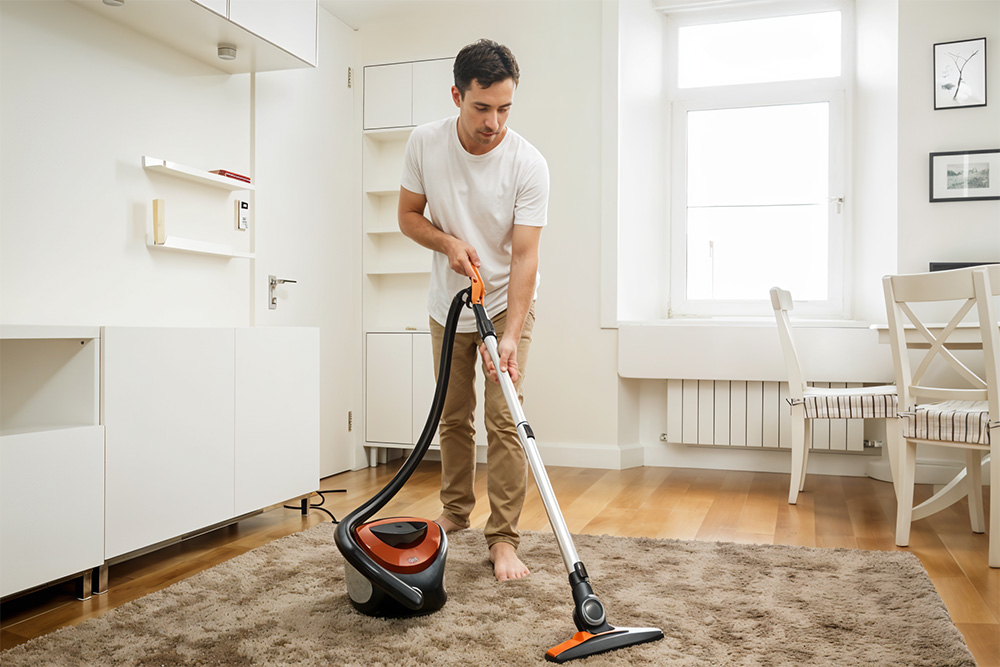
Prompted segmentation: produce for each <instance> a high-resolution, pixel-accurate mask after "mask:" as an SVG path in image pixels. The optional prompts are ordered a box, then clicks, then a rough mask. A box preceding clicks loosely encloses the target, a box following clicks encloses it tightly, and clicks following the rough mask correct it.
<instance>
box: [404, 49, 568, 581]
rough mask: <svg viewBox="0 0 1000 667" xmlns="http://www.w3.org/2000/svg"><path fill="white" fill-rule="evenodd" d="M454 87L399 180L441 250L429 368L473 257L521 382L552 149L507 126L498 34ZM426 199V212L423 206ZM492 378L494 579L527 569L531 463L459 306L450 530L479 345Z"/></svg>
mask: <svg viewBox="0 0 1000 667" xmlns="http://www.w3.org/2000/svg"><path fill="white" fill-rule="evenodd" d="M454 74H455V85H454V86H453V87H452V89H451V94H452V99H453V100H454V101H455V106H457V107H458V110H459V112H458V117H457V118H454V117H452V118H448V119H445V120H441V121H435V122H432V123H427V124H426V125H422V126H420V127H418V128H416V129H415V130H414V131H413V134H411V135H410V140H409V142H408V143H407V146H406V158H405V163H404V168H403V176H402V179H401V185H402V187H401V188H400V191H399V228H400V230H401V231H402V232H403V233H404V234H406V235H407V236H408V237H410V238H411V239H413V240H414V241H416V242H417V243H419V244H421V245H423V246H425V247H427V248H430V249H431V250H433V251H435V252H434V259H433V264H432V268H431V285H430V293H429V295H428V311H429V312H430V328H431V344H432V346H433V348H434V355H435V361H434V368H435V372H437V368H438V365H439V363H440V355H441V342H442V340H443V337H444V326H443V325H444V323H445V320H446V319H447V314H448V306H449V304H450V303H451V300H452V299H453V298H454V296H455V294H456V293H457V292H458V291H460V290H462V289H464V288H466V287H468V286H469V284H470V282H469V280H470V278H471V277H472V276H473V271H472V267H473V266H474V267H476V268H478V269H479V272H480V274H481V275H482V278H483V283H484V287H485V289H486V297H485V304H484V305H485V306H486V312H487V313H488V314H489V316H490V318H491V319H492V321H493V325H494V327H495V329H496V332H497V338H498V340H499V344H498V350H499V357H500V369H501V371H503V370H506V371H508V372H509V373H510V376H511V380H513V381H514V384H515V386H516V387H517V391H518V396H519V397H520V398H521V399H522V400H523V395H522V394H521V384H522V382H523V380H524V370H525V367H526V364H527V357H528V347H529V345H530V343H531V330H532V327H533V325H534V320H535V317H534V300H535V289H536V286H537V283H538V243H539V238H540V236H541V232H542V227H544V226H545V222H546V213H547V207H548V196H549V172H548V166H547V165H546V163H545V158H543V157H542V155H541V153H539V152H538V150H537V149H535V147H534V146H532V145H531V144H529V143H528V142H527V141H525V140H524V138H522V137H521V136H520V135H518V134H516V133H515V132H514V131H513V130H511V129H510V128H508V127H507V125H506V123H507V116H508V115H509V113H510V109H511V106H512V105H513V103H514V91H515V89H516V88H517V83H518V79H519V76H520V71H519V69H518V66H517V61H516V60H515V58H514V54H512V53H511V52H510V50H509V49H508V48H507V47H505V46H502V45H500V44H497V43H496V42H493V41H491V40H485V39H483V40H480V41H478V42H476V43H475V44H470V45H469V46H466V47H465V48H463V49H462V50H461V51H460V52H459V54H458V56H457V57H456V58H455V66H454ZM425 206H427V210H428V216H429V218H428V217H424V210H425ZM477 350H478V352H479V356H481V357H482V360H483V368H484V371H485V372H486V374H487V375H488V376H489V377H490V379H491V380H492V381H487V383H486V388H485V405H484V409H485V416H486V430H487V443H488V448H487V460H488V465H489V472H488V492H489V501H490V517H489V519H488V520H487V522H486V528H485V531H484V532H485V535H486V543H487V545H488V546H489V549H490V560H491V561H492V562H493V569H494V574H495V575H496V578H497V579H498V580H501V581H503V580H506V579H517V578H520V577H524V576H527V575H528V574H529V570H528V568H527V567H526V566H525V565H524V563H522V562H521V560H520V559H519V558H518V556H517V546H518V543H519V539H520V538H519V536H518V532H517V521H518V518H519V517H520V515H521V508H522V506H523V505H524V495H525V488H526V485H527V465H526V460H525V456H524V451H523V450H522V449H521V444H520V441H519V439H518V436H517V428H516V424H514V422H513V420H512V419H511V416H510V411H509V409H508V408H507V404H506V402H505V401H504V397H503V392H502V390H501V388H500V385H499V383H498V382H497V375H496V369H495V368H494V367H493V363H492V361H490V359H489V356H488V353H487V352H486V348H485V346H484V345H482V341H481V340H480V339H479V336H478V334H477V332H476V324H475V318H474V316H473V314H472V311H471V310H468V309H467V310H465V311H463V314H462V318H461V320H460V321H459V326H458V333H457V334H456V337H455V347H454V352H453V357H452V366H451V374H450V376H449V380H448V382H449V384H448V395H447V398H446V400H445V405H444V411H443V414H442V416H441V423H440V437H441V503H442V505H443V510H442V513H441V516H440V517H439V518H438V522H439V523H440V524H441V526H442V528H444V530H445V531H452V530H459V529H463V528H468V527H469V524H470V522H469V515H470V514H471V512H472V508H473V506H474V505H475V501H476V499H475V494H474V491H473V483H474V479H475V469H476V446H475V424H474V423H473V411H474V409H475V403H476V394H475V386H474V381H475V375H476V371H475V366H476V363H477V354H476V352H477Z"/></svg>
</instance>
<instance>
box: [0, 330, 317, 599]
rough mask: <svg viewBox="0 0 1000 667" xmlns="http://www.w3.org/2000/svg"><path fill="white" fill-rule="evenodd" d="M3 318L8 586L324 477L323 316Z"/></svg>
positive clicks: (187, 530)
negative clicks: (230, 321)
mask: <svg viewBox="0 0 1000 667" xmlns="http://www.w3.org/2000/svg"><path fill="white" fill-rule="evenodd" d="M0 333H2V340H0V363H2V365H3V374H2V376H0V379H2V382H0V389H2V395H0V399H2V401H0V405H2V409H0V457H2V458H0V464H2V465H0V501H2V505H0V512H2V516H0V519H2V520H0V558H2V562H3V567H2V568H0V596H4V597H5V596H8V595H12V594H15V593H19V592H22V591H25V590H29V589H31V588H35V587H38V586H41V585H44V584H46V583H50V582H53V581H58V580H61V579H66V578H69V577H73V576H80V578H81V584H80V587H79V588H80V590H81V594H82V595H84V596H86V595H89V592H90V573H91V571H98V574H99V576H103V575H105V574H106V567H104V566H105V565H106V564H108V563H114V562H118V561H120V560H124V559H126V558H129V557H131V556H134V555H137V554H138V553H142V552H144V551H147V550H149V549H151V548H155V547H157V546H161V545H163V544H167V543H171V542H173V541H176V540H177V539H181V538H184V537H186V536H188V535H192V534H197V533H198V532H201V531H203V530H205V529H208V528H211V527H213V526H217V525H220V524H224V523H227V522H230V521H233V520H236V519H238V518H240V517H243V516H246V515H249V514H253V513H255V512H257V511H259V510H262V509H266V508H269V507H272V506H274V505H278V504H281V503H284V502H287V501H288V500H290V499H294V498H299V497H304V496H307V495H309V494H311V493H312V492H313V491H315V490H316V489H317V488H318V484H319V330H318V329H315V328H295V327H260V328H257V327H245V328H164V327H150V328H144V327H104V328H98V327H90V328H86V327H83V328H81V327H17V326H4V327H2V328H0ZM53 517H56V518H57V519H58V521H57V522H55V523H54V522H53V521H52V518H53Z"/></svg>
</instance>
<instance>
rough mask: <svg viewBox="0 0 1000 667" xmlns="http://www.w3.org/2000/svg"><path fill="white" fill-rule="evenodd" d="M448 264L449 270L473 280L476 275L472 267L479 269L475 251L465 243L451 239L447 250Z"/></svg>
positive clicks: (477, 256)
mask: <svg viewBox="0 0 1000 667" xmlns="http://www.w3.org/2000/svg"><path fill="white" fill-rule="evenodd" d="M448 264H449V265H450V266H451V270H452V271H454V272H455V273H457V274H458V275H460V276H465V277H466V278H470V279H471V278H475V277H476V273H475V272H474V271H473V270H472V267H476V268H479V255H478V254H477V253H476V249H475V248H473V247H472V246H471V245H469V244H468V243H466V242H465V241H463V240H461V239H458V238H455V237H452V243H451V244H450V246H449V248H448Z"/></svg>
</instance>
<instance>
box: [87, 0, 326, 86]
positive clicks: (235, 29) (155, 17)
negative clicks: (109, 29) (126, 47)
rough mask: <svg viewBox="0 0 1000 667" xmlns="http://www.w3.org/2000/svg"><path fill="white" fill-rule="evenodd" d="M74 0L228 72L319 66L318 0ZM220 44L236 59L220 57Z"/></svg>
mask: <svg viewBox="0 0 1000 667" xmlns="http://www.w3.org/2000/svg"><path fill="white" fill-rule="evenodd" d="M73 2H75V3H76V4H78V5H80V6H82V7H85V8H87V9H89V10H90V11H93V12H96V13H98V14H100V15H101V16H104V17H105V18H107V19H108V20H109V21H113V22H115V23H119V24H121V25H124V26H127V27H129V28H131V29H132V30H135V31H136V32H138V33H140V34H142V35H145V36H147V37H149V38H150V39H153V40H156V41H158V42H160V43H162V44H167V45H168V46H170V47H172V48H174V49H176V50H177V51H180V52H181V53H185V54H187V55H188V56H190V57H192V58H194V59H195V60H197V61H200V62H202V63H204V64H206V65H208V66H210V67H213V68H216V69H218V70H221V71H223V72H226V73H229V74H238V73H242V72H267V71H272V70H282V69H295V68H300V67H315V65H316V28H317V15H316V10H317V1H316V0H229V1H228V2H227V1H226V0H195V1H194V2H189V1H188V0H159V1H155V2H151V1H147V0H128V2H126V3H125V4H124V5H121V6H119V7H111V6H108V5H106V4H104V3H103V2H102V1H101V0H73ZM220 45H227V46H232V47H235V48H236V57H235V58H234V59H233V60H221V59H220V58H219V56H218V48H219V46H220Z"/></svg>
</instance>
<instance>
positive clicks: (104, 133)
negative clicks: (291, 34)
mask: <svg viewBox="0 0 1000 667" xmlns="http://www.w3.org/2000/svg"><path fill="white" fill-rule="evenodd" d="M0 12H2V23H0V30H2V33H0V35H2V38H0V68H2V70H0V80H2V86H3V88H2V95H0V118H2V122H0V306H2V313H0V321H2V322H3V323H5V324H90V325H116V324H130V325H206V326H208V325H211V326H234V325H246V324H247V323H248V310H247V308H248V299H249V289H248V287H249V283H248V281H247V263H246V260H225V259H215V258H210V257H201V256H193V255H180V254H171V253H167V252H163V251H150V250H148V249H147V248H146V231H147V228H148V227H150V223H149V220H150V219H151V200H152V199H153V198H156V197H162V198H164V199H166V202H167V221H168V231H169V232H170V233H172V234H176V235H178V236H188V237H194V238H201V239H204V240H206V241H218V242H230V243H233V244H237V243H242V244H243V247H245V246H246V243H247V241H246V239H245V238H242V239H241V238H238V237H235V232H231V231H230V230H231V229H232V225H231V224H229V223H230V221H231V220H232V216H233V212H232V211H233V208H232V205H231V204H230V203H229V202H228V197H227V195H226V194H225V193H224V192H223V191H221V190H220V191H218V192H210V191H209V190H211V189H210V188H200V187H190V185H187V186H185V185H184V183H183V182H182V181H178V180H177V179H172V178H170V177H166V176H161V175H150V174H147V173H146V172H145V171H144V170H143V168H142V163H141V160H142V156H143V155H152V156H155V157H160V158H164V159H167V160H171V161H175V162H179V163H182V164H187V165H191V166H195V167H199V168H202V169H206V170H207V169H219V168H226V169H231V170H233V171H237V172H241V173H247V169H248V168H249V166H250V144H249V136H250V125H249V123H250V80H249V75H239V76H227V75H225V74H220V73H219V72H217V71H215V70H212V69H210V68H208V67H206V66H204V65H201V64H199V63H196V62H194V61H193V60H191V59H189V58H187V57H185V56H182V55H180V54H178V53H176V52H175V51H173V50H171V49H169V48H167V47H165V46H162V45H160V44H157V43H156V42H153V41H151V40H149V39H148V38H145V37H142V36H140V35H138V34H136V33H134V32H132V31H130V30H126V29H124V28H121V27H119V26H117V25H114V24H112V23H110V22H109V21H106V20H104V19H103V18H101V17H100V16H98V15H96V14H94V13H92V12H90V11H87V10H85V9H82V8H81V7H79V6H77V5H74V4H70V3H66V2H17V1H7V0H5V1H4V2H3V3H0ZM205 191H209V192H205ZM216 216H219V220H220V223H219V226H218V227H216V226H215V225H214V224H213V221H214V220H215V219H216ZM230 239H232V240H230Z"/></svg>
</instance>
